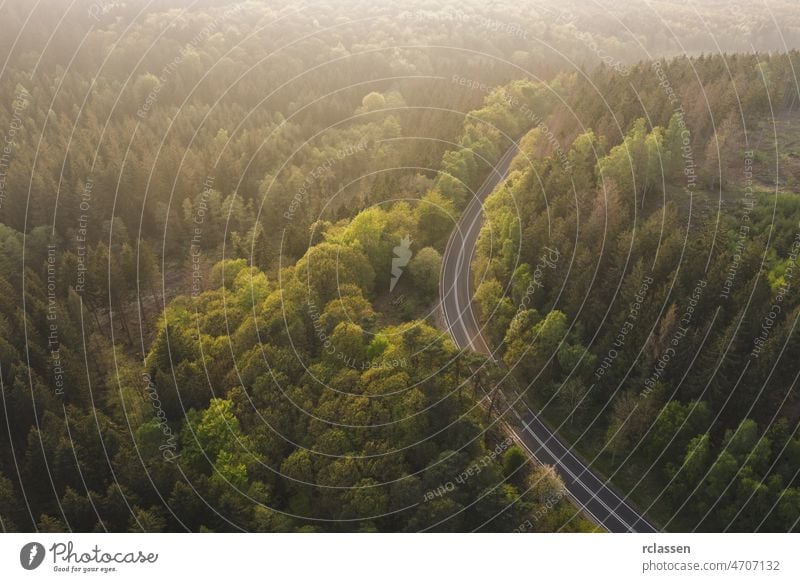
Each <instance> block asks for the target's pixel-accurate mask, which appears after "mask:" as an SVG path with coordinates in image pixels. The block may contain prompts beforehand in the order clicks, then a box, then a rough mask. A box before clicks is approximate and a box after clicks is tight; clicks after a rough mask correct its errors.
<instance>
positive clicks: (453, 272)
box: [439, 146, 658, 533]
mask: <svg viewBox="0 0 800 582" xmlns="http://www.w3.org/2000/svg"><path fill="white" fill-rule="evenodd" d="M516 151H517V148H516V146H514V147H512V148H510V149H509V150H508V151H507V152H506V153H505V154H504V155H503V156H502V157H501V158H500V160H499V161H498V162H497V165H496V166H495V167H494V168H493V169H492V172H491V173H490V175H489V176H488V177H487V178H486V181H485V182H484V183H483V185H482V186H481V187H480V189H478V191H477V192H476V193H475V196H474V197H473V199H472V200H471V201H470V203H469V204H468V205H467V208H466V209H465V210H464V213H463V215H462V216H461V219H460V220H459V222H458V225H457V226H456V228H455V230H454V231H453V233H452V234H451V235H450V239H449V240H448V241H447V247H446V248H445V252H444V256H443V257H442V270H441V274H440V280H439V293H440V300H441V306H442V315H443V317H444V323H445V325H446V326H447V328H448V331H449V332H450V335H451V336H452V338H453V341H454V342H455V344H456V346H458V347H459V348H460V349H467V348H469V349H472V350H473V351H476V352H479V353H482V354H484V355H486V356H489V357H490V358H492V359H494V358H493V355H492V353H491V350H490V349H489V347H488V345H487V344H486V342H485V341H484V339H483V336H482V335H481V329H480V325H479V324H478V322H477V319H476V317H475V314H474V312H473V310H472V276H471V272H470V264H471V263H472V257H473V255H474V254H475V246H476V244H477V242H478V235H479V233H480V229H481V224H482V223H483V201H484V200H485V199H486V197H487V196H488V195H489V194H490V193H491V192H492V190H494V189H495V188H496V187H497V185H498V184H500V183H501V182H502V181H503V180H504V179H505V177H506V176H507V175H508V169H509V166H510V165H511V160H512V159H513V157H514V154H516ZM520 401H522V399H520ZM510 412H511V413H512V414H514V415H515V416H516V422H515V423H510V424H508V425H507V426H508V427H509V429H510V430H512V431H513V432H514V433H515V436H516V437H517V440H518V441H519V442H521V443H522V445H523V446H524V447H525V448H526V449H527V450H528V453H529V454H530V455H532V456H533V457H534V458H535V459H536V460H537V461H539V462H540V463H544V464H547V465H552V466H553V467H554V468H555V470H556V471H557V472H558V474H559V475H560V477H561V478H562V479H563V481H564V485H565V486H566V489H567V493H568V495H569V496H570V497H571V498H572V500H573V501H574V502H575V503H576V504H577V505H578V507H580V508H581V509H582V510H583V511H584V512H585V513H586V514H587V515H589V516H590V517H591V518H592V519H594V521H596V522H597V523H598V524H600V525H602V526H603V527H605V528H606V529H607V530H608V531H611V532H640V533H654V532H657V531H658V529H657V528H656V527H654V526H653V524H651V523H650V522H649V521H648V520H647V519H646V518H645V517H644V516H643V515H642V514H640V513H639V512H638V511H636V510H635V509H634V508H633V507H631V506H630V505H629V504H628V503H627V502H626V501H625V499H624V498H622V497H621V496H620V495H618V494H617V493H616V492H615V491H614V489H613V488H612V487H611V485H610V483H609V482H607V481H604V480H603V479H601V478H600V477H598V476H597V475H595V474H594V473H593V472H592V471H591V469H590V468H589V467H588V466H586V465H585V464H584V462H583V461H582V460H581V459H579V458H578V457H577V456H575V455H574V454H573V453H572V452H571V451H570V450H569V448H568V447H567V446H565V445H564V444H563V443H562V442H561V441H560V440H559V439H558V437H557V436H556V435H555V433H553V432H552V431H551V430H550V429H549V428H548V427H547V425H546V424H545V423H544V422H543V421H542V420H540V419H539V416H538V415H537V414H536V413H534V412H533V411H532V410H530V408H527V412H526V413H525V414H524V415H520V414H519V413H518V412H517V411H516V410H514V409H513V408H511V409H510ZM515 425H516V426H515Z"/></svg>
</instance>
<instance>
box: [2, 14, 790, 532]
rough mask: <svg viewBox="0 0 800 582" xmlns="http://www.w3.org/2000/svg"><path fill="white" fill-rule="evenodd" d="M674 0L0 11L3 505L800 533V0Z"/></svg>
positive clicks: (62, 515)
mask: <svg viewBox="0 0 800 582" xmlns="http://www.w3.org/2000/svg"><path fill="white" fill-rule="evenodd" d="M653 4H655V5H657V6H655V7H654V6H651V5H649V4H648V3H641V4H638V5H636V6H632V7H630V8H629V9H627V10H621V9H619V8H615V6H614V5H613V3H611V2H598V3H597V4H596V5H594V6H586V5H583V4H580V3H577V2H576V3H571V2H550V1H547V2H541V3H538V2H537V3H536V6H526V5H523V4H520V3H511V2H506V1H505V0H503V1H501V2H497V3H492V5H491V6H485V5H484V4H483V3H481V2H478V1H477V0H468V1H465V2H458V3H456V2H432V1H429V0H415V1H412V2H399V1H396V2H395V1H387V2H384V3H373V2H366V1H363V0H352V1H348V2H346V3H342V4H340V3H337V2H313V3H311V5H310V6H305V5H301V4H293V3H277V2H256V1H254V0H249V1H245V2H229V3H218V2H211V1H197V2H190V1H188V0H155V1H153V2H149V3H145V2H110V1H102V0H94V1H92V0H76V1H75V2H72V3H71V4H69V5H67V4H66V3H63V2H58V1H57V0H43V1H42V2H38V3H35V4H33V3H30V2H27V1H26V0H8V1H7V2H5V3H3V5H2V6H0V18H2V21H3V23H4V27H5V28H6V29H7V30H8V31H13V34H7V35H3V36H2V37H0V55H2V56H3V60H4V66H3V68H2V69H1V70H0V131H2V132H3V139H2V144H3V145H2V147H0V389H1V390H2V414H0V530H2V531H7V532H15V531H26V532H28V531H38V532H68V531H74V532H82V531H87V532H92V531H94V532H127V531H131V532H140V531H142V532H160V531H164V532H173V531H175V532H180V531H193V532H196V531H218V532H221V531H263V532H289V531H302V532H323V531H336V532H350V531H359V532H377V531H404V532H417V531H439V532H443V531H447V532H450V531H452V532H466V531H486V532H512V531H523V530H524V531H535V532H555V531H562V532H594V531H599V530H600V529H601V528H599V527H598V525H597V524H596V523H594V522H593V520H592V519H591V517H590V516H588V515H587V514H586V513H585V512H582V511H581V510H580V509H579V507H578V506H577V505H576V503H575V502H574V500H573V499H571V498H570V497H569V496H568V495H567V494H566V493H565V485H564V483H563V481H562V478H561V477H560V476H559V474H557V472H556V471H555V470H554V469H553V468H552V467H549V466H547V465H542V464H539V463H536V462H534V460H533V459H532V458H531V456H530V455H529V454H528V453H527V452H526V451H525V450H524V447H522V446H521V444H520V443H519V442H517V441H516V440H514V438H512V436H513V435H510V434H509V432H508V431H507V430H506V428H505V425H504V424H503V422H504V421H503V419H504V418H505V417H506V416H507V415H508V414H509V412H510V411H512V410H514V409H515V408H519V407H522V406H526V407H532V408H534V409H536V410H540V411H541V412H542V416H543V418H544V419H546V421H547V422H548V423H549V424H550V425H551V426H553V427H555V428H556V430H557V431H558V434H559V435H560V436H562V437H563V438H564V439H566V440H567V441H568V442H569V443H570V444H571V445H572V446H573V447H574V449H575V450H576V451H578V452H579V453H580V454H581V455H582V456H583V458H587V459H590V460H591V461H592V466H593V467H597V470H598V471H599V472H600V473H602V474H603V475H605V476H606V477H607V478H608V479H610V480H611V481H613V483H614V485H615V486H616V487H617V489H618V490H619V491H621V492H623V493H624V494H625V495H627V496H629V497H630V499H632V501H633V502H634V503H635V504H636V505H637V506H638V507H639V508H640V509H642V510H643V511H645V512H646V513H647V515H648V516H650V517H651V518H652V520H653V521H654V522H656V523H658V524H659V526H660V527H661V528H663V529H665V530H668V531H688V530H700V531H723V530H726V531H727V530H731V531H761V530H764V531H781V532H783V531H796V530H797V529H798V523H799V522H800V477H798V473H800V435H798V433H797V427H798V423H800V402H799V401H798V399H797V395H796V391H795V387H796V383H797V377H798V373H800V368H799V367H798V366H800V364H798V362H797V361H796V358H793V357H792V354H793V350H795V349H797V347H798V346H797V345H796V344H797V342H798V339H797V334H796V331H795V324H796V322H797V318H798V315H800V303H798V300H797V297H798V294H797V289H798V287H800V283H798V281H797V278H798V275H799V273H800V272H799V271H798V270H797V268H796V263H797V257H798V252H800V202H798V194H800V185H798V181H797V180H798V178H797V177H798V175H799V174H798V172H800V163H799V162H798V159H800V93H799V92H798V83H797V79H796V73H795V72H796V71H797V70H798V66H800V58H798V57H799V55H798V53H797V52H796V51H793V50H790V48H791V47H793V46H797V44H798V42H800V14H799V13H798V12H797V11H796V9H795V8H794V7H793V5H792V3H791V2H788V1H786V2H775V3H774V4H773V5H772V10H773V11H777V14H778V15H779V17H780V19H781V22H782V29H781V30H782V34H778V33H777V32H776V30H777V29H776V28H774V27H771V26H769V24H770V23H771V18H773V17H774V14H771V13H767V12H761V11H759V9H758V7H751V6H749V5H748V4H746V3H744V2H738V1H737V2H734V3H732V4H731V3H727V2H722V1H719V2H717V1H716V0H708V2H707V6H706V7H705V8H706V10H707V11H708V13H711V14H713V15H715V18H714V23H715V24H714V29H713V30H711V31H710V30H709V27H708V26H707V24H708V23H704V22H703V21H702V19H698V18H697V14H696V13H695V12H693V9H692V7H691V6H689V5H686V6H684V5H679V4H672V3H653ZM654 10H655V11H656V12H655V15H657V18H656V17H655V16H654V13H653V11H654ZM634 31H637V32H634ZM645 32H646V34H645ZM512 146H516V147H518V148H519V150H518V153H517V155H516V157H515V159H514V161H513V163H512V167H511V173H510V175H509V177H508V179H507V180H505V181H504V182H503V183H502V185H501V186H500V187H499V188H497V189H496V190H495V191H494V192H493V193H492V194H491V195H490V196H489V198H488V199H487V201H486V204H485V207H484V214H485V223H484V226H483V229H482V231H481V236H480V239H479V241H478V246H477V252H476V255H475V257H474V260H473V263H472V270H473V276H474V289H475V298H474V305H475V309H476V312H477V315H478V318H479V320H480V321H481V323H482V324H483V325H484V327H483V331H482V333H483V335H484V336H485V338H486V339H487V341H488V342H489V344H490V345H491V347H492V349H493V350H494V354H493V355H494V356H495V358H496V359H497V365H496V364H495V362H493V361H490V359H487V358H486V357H484V356H481V355H479V354H477V353H472V352H470V351H468V350H459V349H458V348H457V347H456V345H455V344H454V343H453V341H452V340H451V338H450V336H449V335H448V333H447V330H446V329H443V325H442V320H441V316H440V313H439V308H438V303H439V300H440V273H441V269H442V257H443V254H444V252H445V248H446V245H447V241H448V238H449V237H450V235H451V232H452V231H453V229H454V228H455V226H456V224H457V222H458V218H459V216H460V215H461V212H462V211H463V210H464V209H465V207H467V205H468V204H469V203H470V201H471V200H472V198H473V196H474V195H475V192H476V191H478V190H479V188H480V186H481V184H482V183H483V182H484V180H485V179H486V178H487V176H489V175H490V173H491V172H492V171H493V168H494V167H495V165H496V164H497V163H498V161H499V160H500V159H501V157H502V156H503V154H504V153H505V152H506V151H508V150H509V148H511V147H512ZM504 371H509V372H510V373H511V375H512V377H513V380H514V382H515V387H516V388H515V389H514V390H512V389H511V388H509V387H507V386H505V385H503V386H501V388H500V389H499V390H500V391H503V392H505V393H504V394H503V395H502V398H497V397H496V398H493V399H492V398H486V397H485V395H486V393H487V392H491V393H492V394H495V393H496V391H495V390H494V388H495V387H497V386H500V385H501V383H502V382H501V378H502V377H503V376H504V373H505V372H504Z"/></svg>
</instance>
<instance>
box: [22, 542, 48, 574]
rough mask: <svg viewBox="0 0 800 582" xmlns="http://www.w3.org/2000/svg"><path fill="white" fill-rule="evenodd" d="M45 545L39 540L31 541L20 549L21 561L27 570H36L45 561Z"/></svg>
mask: <svg viewBox="0 0 800 582" xmlns="http://www.w3.org/2000/svg"><path fill="white" fill-rule="evenodd" d="M44 554H45V552H44V546H43V545H42V544H40V543H39V542H29V543H27V544H25V545H24V546H22V549H21V550H20V551H19V563H20V564H22V567H23V568H25V569H26V570H35V569H36V568H38V567H39V566H41V564H42V562H43V561H44Z"/></svg>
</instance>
